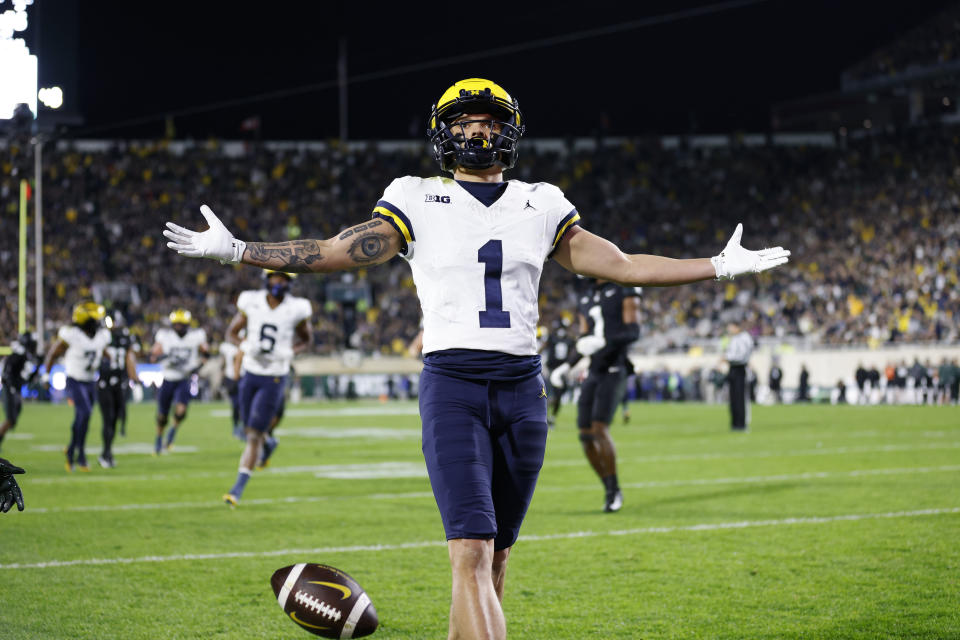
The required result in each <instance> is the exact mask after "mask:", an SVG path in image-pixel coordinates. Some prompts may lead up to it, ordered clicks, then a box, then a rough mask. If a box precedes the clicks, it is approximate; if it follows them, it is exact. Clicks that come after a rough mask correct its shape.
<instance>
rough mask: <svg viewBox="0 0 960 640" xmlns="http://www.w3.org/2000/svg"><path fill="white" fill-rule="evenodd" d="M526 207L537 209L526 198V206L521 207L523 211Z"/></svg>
mask: <svg viewBox="0 0 960 640" xmlns="http://www.w3.org/2000/svg"><path fill="white" fill-rule="evenodd" d="M527 209H533V210H534V211H536V210H537V208H536V207H535V206H533V205H532V204H530V201H529V200H527V204H526V206H524V207H523V210H524V211H526V210H527Z"/></svg>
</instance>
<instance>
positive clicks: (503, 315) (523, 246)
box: [373, 176, 580, 356]
mask: <svg viewBox="0 0 960 640" xmlns="http://www.w3.org/2000/svg"><path fill="white" fill-rule="evenodd" d="M373 215H374V217H378V218H382V219H384V220H386V221H387V222H389V223H390V224H391V225H393V226H394V228H396V229H397V230H398V231H399V232H400V233H401V234H402V235H403V237H404V240H405V241H406V244H407V248H406V251H405V253H404V257H405V258H406V259H407V260H408V261H409V262H410V268H411V270H412V272H413V280H414V283H415V284H416V286H417V295H418V296H419V298H420V307H421V309H422V311H423V353H424V354H428V353H430V352H432V351H440V350H443V349H481V350H485V351H499V352H502V353H508V354H512V355H518V356H528V355H534V354H536V352H537V319H538V316H539V311H538V304H537V294H538V290H539V287H540V275H541V273H542V272H543V263H544V262H545V261H546V260H547V258H548V257H549V256H550V254H551V253H552V252H553V250H554V249H555V248H556V247H557V245H558V244H559V242H560V240H561V238H563V236H564V234H565V233H566V232H567V231H568V230H569V229H570V227H571V226H573V225H574V224H577V223H578V221H579V220H580V215H579V214H578V213H577V210H576V209H575V208H574V206H573V205H572V204H570V201H569V200H567V199H566V198H565V197H564V196H563V192H561V191H560V189H558V188H557V187H555V186H553V185H551V184H547V183H543V182H539V183H534V184H528V183H526V182H520V181H519V180H510V181H508V182H507V187H506V191H505V192H504V193H503V194H502V195H501V196H500V198H499V199H498V200H497V201H496V202H494V203H493V204H492V205H491V206H490V207H486V206H484V204H483V203H481V202H480V201H479V200H477V199H476V198H475V197H474V196H473V195H471V194H470V193H469V192H468V191H466V190H465V189H464V188H463V187H461V186H460V185H459V184H458V183H457V181H456V180H453V179H452V178H445V177H434V178H416V177H411V176H406V177H403V178H398V179H396V180H394V181H393V182H392V183H390V186H388V187H387V189H386V191H384V193H383V199H381V200H380V202H378V203H377V206H376V208H375V209H374V212H373Z"/></svg>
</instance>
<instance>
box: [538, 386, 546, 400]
mask: <svg viewBox="0 0 960 640" xmlns="http://www.w3.org/2000/svg"><path fill="white" fill-rule="evenodd" d="M546 397H547V388H546V387H544V386H542V385H541V387H540V395H538V396H537V400H539V399H540V398H546Z"/></svg>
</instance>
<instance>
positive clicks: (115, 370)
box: [97, 311, 140, 469]
mask: <svg viewBox="0 0 960 640" xmlns="http://www.w3.org/2000/svg"><path fill="white" fill-rule="evenodd" d="M105 323H106V325H107V329H109V330H110V344H109V345H108V346H107V355H106V356H104V358H103V361H101V363H100V378H99V379H98V380H97V400H99V402H100V415H101V417H102V418H103V431H102V436H103V453H101V454H100V456H99V457H98V458H97V462H99V463H100V466H101V467H103V468H104V469H112V468H113V467H115V466H117V463H116V462H115V461H114V459H113V439H114V437H115V436H116V434H117V421H118V420H119V421H120V424H121V425H122V426H121V429H123V430H124V431H126V422H127V387H128V384H127V380H128V379H129V380H130V382H133V383H134V384H140V378H139V377H138V376H137V353H139V351H140V343H139V342H137V341H136V340H134V339H133V336H131V335H130V330H129V329H127V327H126V321H125V319H124V317H123V313H122V312H120V311H116V312H114V313H113V314H112V315H108V316H107V318H106V320H105Z"/></svg>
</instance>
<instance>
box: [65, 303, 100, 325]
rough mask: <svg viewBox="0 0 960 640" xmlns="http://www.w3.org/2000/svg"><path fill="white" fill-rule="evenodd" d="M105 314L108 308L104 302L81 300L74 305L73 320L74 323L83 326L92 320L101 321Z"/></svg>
mask: <svg viewBox="0 0 960 640" xmlns="http://www.w3.org/2000/svg"><path fill="white" fill-rule="evenodd" d="M105 315H106V310H105V309H104V308H103V305H102V304H97V303H96V302H79V303H77V304H76V305H74V307H73V313H72V314H71V320H72V321H73V324H75V325H77V326H83V325H85V324H86V323H87V322H89V321H90V320H96V321H97V322H100V321H101V320H103V316H105Z"/></svg>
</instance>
